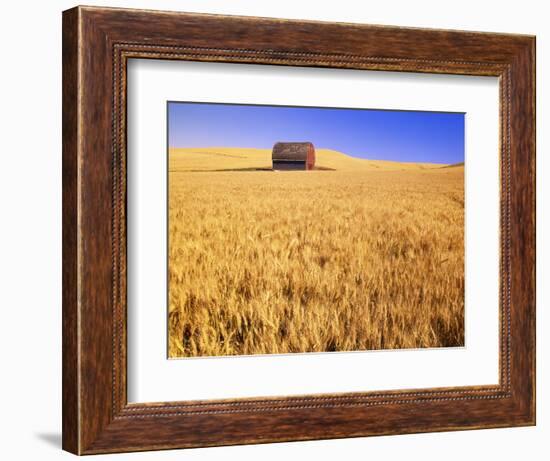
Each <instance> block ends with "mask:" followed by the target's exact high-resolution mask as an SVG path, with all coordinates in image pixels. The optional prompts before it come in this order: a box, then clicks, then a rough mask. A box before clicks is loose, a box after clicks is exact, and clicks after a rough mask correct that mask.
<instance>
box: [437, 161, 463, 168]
mask: <svg viewBox="0 0 550 461" xmlns="http://www.w3.org/2000/svg"><path fill="white" fill-rule="evenodd" d="M459 167H463V168H464V162H460V163H453V164H451V165H444V166H442V167H441V168H459Z"/></svg>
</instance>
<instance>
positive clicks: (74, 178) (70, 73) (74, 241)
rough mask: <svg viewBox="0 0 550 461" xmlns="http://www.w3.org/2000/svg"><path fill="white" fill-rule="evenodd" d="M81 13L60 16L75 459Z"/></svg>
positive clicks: (68, 401) (65, 409)
mask: <svg viewBox="0 0 550 461" xmlns="http://www.w3.org/2000/svg"><path fill="white" fill-rule="evenodd" d="M79 24H80V11H79V9H78V8H72V9H70V10H67V11H64V12H63V15H62V86H63V88H62V106H63V115H62V131H63V141H62V164H63V166H62V184H63V185H62V202H63V204H62V215H63V216H62V228H63V229H62V240H63V243H62V260H63V269H62V286H63V289H62V291H63V293H62V330H63V337H62V364H63V366H62V369H63V370H62V399H63V403H62V448H63V450H66V451H68V452H71V453H74V454H79V453H80V452H81V447H80V429H81V424H80V358H79V355H80V348H79V331H78V330H79V328H78V323H79V320H78V319H79V312H78V310H79V285H80V283H79V280H78V279H79V273H80V271H79V267H78V266H79V255H78V253H79V252H78V240H79V231H78V221H79V217H78V214H79V207H78V203H79V198H78V194H79V183H80V174H79V165H78V164H79V142H78V139H79V135H80V130H79V123H80V122H79V105H80V85H79V78H80V69H79V67H80V66H79V60H80V58H79V43H80V25H79Z"/></svg>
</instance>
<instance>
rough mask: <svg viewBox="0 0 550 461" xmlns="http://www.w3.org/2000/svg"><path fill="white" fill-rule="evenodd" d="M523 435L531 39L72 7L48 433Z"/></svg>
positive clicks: (531, 291) (170, 441)
mask: <svg viewBox="0 0 550 461" xmlns="http://www.w3.org/2000/svg"><path fill="white" fill-rule="evenodd" d="M533 424H535V38H534V37H532V36H523V35H511V34H495V33H480V32H463V31H446V30H445V31H444V30H429V29H412V28H400V27H387V26H373V25H359V24H338V23H322V22H313V21H290V20H280V19H268V18H252V17H237V16H234V17H228V16H216V15H201V14H187V13H175V12H160V11H143V10H126V9H111V8H94V7H76V8H73V9H71V10H68V11H65V12H64V13H63V448H64V449H65V450H67V451H70V452H72V453H76V454H93V453H109V452H124V451H140V450H156V449H167V448H184V447H205V446H214V445H232V444H244V443H265V442H277V441H289V440H311V439H325V438H337V437H358V436H371V435H383V434H404V433H412V432H430V431H443V430H464V429H480V428H492V427H510V426H526V425H533Z"/></svg>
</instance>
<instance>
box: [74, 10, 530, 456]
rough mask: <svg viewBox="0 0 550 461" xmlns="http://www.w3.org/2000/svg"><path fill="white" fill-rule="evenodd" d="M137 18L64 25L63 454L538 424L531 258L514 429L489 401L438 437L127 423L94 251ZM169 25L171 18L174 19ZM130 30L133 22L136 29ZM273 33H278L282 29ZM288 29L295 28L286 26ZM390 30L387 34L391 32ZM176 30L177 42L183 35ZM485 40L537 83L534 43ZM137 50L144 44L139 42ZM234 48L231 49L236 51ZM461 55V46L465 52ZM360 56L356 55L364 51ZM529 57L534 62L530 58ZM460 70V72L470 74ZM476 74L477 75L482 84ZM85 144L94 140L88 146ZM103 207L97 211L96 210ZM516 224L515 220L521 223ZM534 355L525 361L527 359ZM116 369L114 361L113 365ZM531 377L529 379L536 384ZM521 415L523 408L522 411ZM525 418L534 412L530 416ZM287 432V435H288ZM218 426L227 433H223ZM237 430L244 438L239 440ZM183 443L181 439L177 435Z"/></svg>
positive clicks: (520, 323) (105, 14)
mask: <svg viewBox="0 0 550 461" xmlns="http://www.w3.org/2000/svg"><path fill="white" fill-rule="evenodd" d="M133 13H135V12H133ZM142 14H143V13H142ZM127 15H128V10H120V9H118V10H117V9H115V10H110V9H109V10H106V9H105V10H103V9H101V8H100V9H97V8H89V7H77V8H73V9H72V10H68V11H66V12H64V13H63V448H64V449H65V450H67V451H70V452H72V453H75V454H92V453H109V452H120V451H137V450H139V451H141V450H154V449H166V448H182V447H198V446H212V445H234V444H242V443H262V442H275V441H289V440H311V439H315V440H318V439H324V438H338V437H352V436H365V435H380V434H390V433H392V434H393V433H410V432H432V431H436V430H463V429H476V428H488V427H509V426H511V425H517V426H519V425H528V424H530V423H531V424H532V422H534V384H535V383H534V376H533V374H532V373H534V332H533V328H534V304H532V303H531V301H533V302H534V293H532V292H530V291H529V290H530V289H531V288H533V289H534V279H531V277H532V276H533V275H534V258H531V254H529V256H526V257H525V259H522V261H524V262H525V263H526V266H525V269H527V273H526V274H525V275H524V277H521V280H522V281H525V282H526V285H527V286H526V287H525V288H523V289H522V290H521V291H522V293H525V292H527V293H531V294H530V295H528V301H529V302H528V303H527V305H525V306H522V307H523V309H524V313H523V316H521V319H517V317H516V322H514V323H515V326H516V327H519V328H518V329H519V332H520V333H523V335H521V336H522V337H523V338H524V339H525V336H528V338H527V339H528V341H527V343H528V344H525V348H522V349H521V351H522V354H521V357H520V358H517V361H516V362H515V363H514V365H516V367H515V373H518V374H519V376H521V381H522V385H523V386H521V387H520V388H519V389H518V390H519V391H521V389H522V388H523V389H525V388H527V390H528V396H525V397H524V398H519V399H515V401H512V400H509V405H508V406H507V407H506V408H502V410H507V411H510V412H511V413H510V418H509V419H503V418H505V415H504V414H500V415H498V416H499V417H498V418H496V416H495V418H496V419H495V418H493V419H492V420H486V419H485V420H484V419H483V415H484V411H485V410H487V409H490V407H492V406H493V405H492V404H491V405H490V402H492V401H490V400H479V401H478V402H477V403H479V405H478V404H477V403H468V406H469V407H471V416H472V417H475V418H474V419H475V421H473V420H466V419H460V418H458V419H456V421H454V422H451V423H449V424H448V425H447V424H445V425H444V427H442V426H441V427H439V428H436V427H435V426H434V425H433V423H431V424H432V425H427V426H425V425H421V424H415V425H414V427H413V426H410V427H406V428H404V427H401V428H397V430H394V428H387V429H386V430H378V429H377V428H376V427H375V426H373V427H375V429H373V430H368V429H364V428H362V427H361V429H360V430H357V429H356V428H357V427H359V426H358V425H359V424H361V425H362V424H363V422H364V421H362V420H361V418H362V417H364V416H365V415H366V414H367V413H365V411H362V412H361V414H360V412H359V411H356V412H355V421H351V422H350V424H347V420H344V419H342V417H341V413H342V412H343V411H344V410H337V411H333V410H327V409H321V408H319V409H316V410H315V414H318V415H320V416H319V418H320V419H319V421H318V422H319V423H320V422H322V421H324V422H327V421H346V428H344V429H345V430H344V431H343V432H337V431H331V430H328V429H327V430H325V429H324V428H322V427H317V426H316V423H315V421H313V422H312V421H309V420H308V418H310V414H309V413H308V412H309V410H307V409H305V408H304V409H303V411H301V412H299V413H298V414H297V415H298V416H296V415H295V414H292V415H291V414H289V413H286V414H285V413H282V415H283V418H280V417H277V418H276V417H275V415H274V414H270V412H269V410H267V411H266V412H265V417H263V419H256V418H254V417H253V416H252V415H243V414H238V413H235V415H230V414H227V415H217V416H215V417H213V416H211V415H206V414H205V415H198V416H193V417H188V416H186V417H185V418H184V417H183V416H180V415H177V414H174V415H170V416H174V419H173V424H171V425H170V426H168V425H166V424H164V426H163V431H164V432H162V431H160V432H159V431H155V429H160V425H161V421H162V422H165V421H167V420H166V419H163V418H161V416H163V415H153V417H152V418H150V419H149V418H148V419H145V418H143V415H139V416H137V417H136V418H132V420H131V421H130V420H129V419H128V418H122V417H119V416H122V415H120V414H118V410H119V409H118V408H117V406H116V405H115V403H116V402H115V400H114V399H113V400H111V395H112V394H111V389H109V392H108V393H107V390H106V384H107V382H108V381H109V380H111V377H112V374H111V373H108V374H107V373H106V370H107V366H106V364H107V356H108V355H110V352H111V349H114V343H113V344H111V343H108V341H107V337H109V338H110V337H112V334H114V327H113V325H112V324H110V323H109V320H110V317H109V316H108V315H107V313H108V301H107V295H108V291H109V290H108V289H107V283H106V282H107V278H108V276H109V275H110V274H111V273H112V271H113V270H112V269H111V268H110V267H107V264H106V258H103V259H101V258H100V257H98V253H97V252H94V251H92V250H91V248H93V246H94V245H97V244H99V245H100V246H101V252H102V254H101V255H99V256H105V254H106V253H107V249H106V247H105V245H104V242H105V241H107V240H108V239H109V234H108V232H109V231H108V229H107V228H108V227H109V228H110V226H108V225H107V224H110V219H111V216H108V213H107V210H106V208H105V206H104V205H105V203H107V201H108V199H107V194H108V192H107V189H106V187H107V186H112V185H113V184H112V181H115V180H116V179H115V178H111V177H110V172H108V171H107V157H105V155H106V154H105V153H106V152H107V148H106V147H107V142H106V141H105V139H103V133H105V132H106V131H108V129H109V126H112V125H110V123H111V121H107V115H108V114H109V113H110V112H109V109H108V108H107V107H106V106H105V103H106V99H111V97H112V96H113V95H112V94H111V91H112V89H111V88H110V87H109V82H108V80H109V78H108V77H107V75H108V74H109V72H110V71H108V70H107V69H111V68H112V62H111V56H110V55H108V53H109V52H110V51H111V48H112V46H113V44H116V43H117V40H120V38H121V37H120V35H121V34H124V33H128V34H129V32H127V31H129V30H130V29H126V28H124V26H121V25H120V24H121V23H124V22H126V23H129V22H131V21H130V20H128V18H126V17H125V16H127ZM136 15H137V13H136ZM166 16H168V17H170V16H172V14H171V13H170V14H167V15H166ZM197 16H198V15H189V16H185V15H181V16H180V15H179V14H178V18H187V19H188V21H189V22H193V21H195V20H197V19H198V18H197ZM200 17H201V18H202V17H204V16H200ZM219 18H220V19H221V18H225V20H227V21H229V20H230V18H231V17H222V16H220V17H219ZM123 19H126V21H122V20H123ZM129 19H132V17H131V18H129ZM141 19H142V18H141ZM163 19H164V18H163ZM267 21H269V20H266V22H267ZM241 22H242V19H241V20H239V19H235V18H234V17H233V18H231V23H229V26H231V27H229V30H230V32H231V31H232V32H233V33H234V36H233V38H232V40H233V41H235V42H236V43H237V44H239V43H240V42H241V37H240V35H239V33H238V32H240V31H239V29H238V26H239V25H242V24H240V23H241ZM270 22H272V23H275V20H271V21H270ZM235 23H236V24H235ZM285 23H287V22H286V21H285ZM143 24H144V22H143V21H142V23H141V27H142V29H143V28H144V29H145V30H144V31H143V30H141V29H139V30H138V32H139V33H148V32H149V29H150V28H148V27H145V26H143ZM277 24H278V23H277ZM292 24H294V25H295V26H298V25H301V24H304V23H301V22H300V21H288V26H289V27H290V26H291V25H292ZM308 24H309V23H308ZM326 24H327V25H326V26H324V25H321V24H319V25H318V26H314V25H311V24H309V25H308V27H310V26H311V28H313V27H327V28H328V27H330V24H331V23H326ZM247 26H248V25H247ZM357 28H361V26H360V25H358V26H357ZM366 29H367V26H366V25H365V29H364V30H366ZM390 29H391V28H388V30H390ZM132 30H133V29H132ZM174 30H175V31H176V32H174V33H175V34H176V33H177V30H178V29H174ZM376 30H377V32H376V34H378V35H380V30H378V29H376ZM409 32H410V33H411V34H415V35H416V34H419V33H420V31H418V30H417V31H414V30H410V31H409ZM432 33H433V31H432ZM440 34H441V35H442V36H448V37H447V38H448V40H449V41H450V42H452V43H450V44H449V43H448V46H455V47H456V46H457V44H455V43H454V40H450V38H453V37H454V38H456V39H458V38H460V37H458V36H456V37H455V35H456V34H453V32H452V31H448V32H441V33H440ZM134 35H136V33H134ZM356 35H357V34H356ZM260 36H261V35H260ZM178 37H179V35H176V36H174V38H173V39H174V40H175V41H176V42H177V41H178V40H180V41H181V37H180V38H178ZM224 37H225V35H224ZM449 37H450V38H449ZM485 37H486V39H487V40H488V41H489V42H491V43H489V44H490V45H491V46H495V47H496V49H497V50H502V49H503V47H504V45H505V43H508V45H510V47H509V48H507V50H508V51H507V52H506V53H504V52H503V53H504V54H502V56H501V57H500V58H499V59H502V60H504V59H506V60H508V59H509V60H510V61H511V60H514V61H516V59H517V58H518V54H514V55H513V56H511V55H508V54H507V53H508V52H512V50H513V52H514V53H520V54H521V59H522V70H526V71H527V72H532V71H533V69H534V54H533V53H534V39H533V40H530V39H529V38H528V39H526V38H525V37H521V38H517V37H511V36H510V37H508V36H506V35H503V36H499V37H498V38H499V40H500V39H502V40H503V43H496V44H495V43H493V42H494V40H495V36H493V35H486V36H485ZM138 38H139V39H141V37H139V36H138ZM153 38H154V37H153ZM359 38H360V37H359ZM197 40H198V39H197ZM197 40H195V41H193V40H192V41H191V42H192V45H194V44H197V45H198V48H200V46H202V43H201V41H200V40H198V41H197ZM228 41H230V40H229V39H228ZM195 42H196V43H195ZM510 42H511V43H510ZM160 43H161V44H164V45H166V42H165V40H164V38H161V40H160ZM458 43H460V40H459V41H458ZM92 44H93V46H92ZM468 44H469V46H471V47H472V46H474V47H475V46H477V44H476V43H475V41H474V43H472V41H471V40H470V41H467V43H466V45H468ZM147 45H149V44H147ZM147 45H146V46H147ZM525 45H527V46H525ZM228 46H229V47H230V48H233V47H234V44H233V43H230V44H229V45H228ZM331 46H332V45H331ZM359 46H360V45H357V47H359ZM361 46H362V45H361ZM327 47H328V45H327ZM520 47H521V48H522V49H521V51H520V50H519V48H520ZM195 48H196V49H198V48H197V47H195ZM235 49H237V48H235ZM358 49H359V48H358ZM459 49H460V48H459ZM527 50H529V51H527ZM260 51H266V52H269V51H270V50H269V49H265V48H263V49H262V47H260ZM290 52H292V51H290ZM472 53H473V54H476V53H477V55H480V53H481V52H480V51H479V50H478V51H477V52H476V53H474V52H473V51H472ZM483 53H485V54H482V55H481V58H482V59H481V60H482V61H483V60H484V59H487V58H485V55H486V52H485V51H483ZM459 54H460V53H459ZM462 54H463V53H462ZM526 54H527V55H528V56H525V55H526ZM83 56H84V57H83ZM459 57H460V56H459ZM474 57H475V56H474ZM92 58H93V59H92ZM276 58H277V56H275V57H274V59H276ZM423 59H424V58H423V57H422V56H420V59H419V60H420V61H422V60H423ZM510 61H508V62H510ZM457 62H458V63H459V64H461V65H462V64H464V63H462V62H459V61H457ZM501 62H503V61H501ZM491 63H492V62H491ZM494 64H495V65H496V64H497V62H496V61H495V63H494ZM516 64H517V61H516ZM526 64H527V65H526ZM293 65H297V64H293ZM315 65H317V63H316V64H315ZM397 66H398V67H403V69H404V68H405V66H404V65H403V64H402V63H398V64H397ZM102 71H105V75H103V74H102ZM438 71H441V70H438ZM444 73H445V72H444ZM475 74H476V75H477V73H475ZM109 75H110V74H109ZM111 77H112V76H111ZM532 78H534V76H532ZM526 80H528V82H527V88H523V89H522V90H523V91H522V95H523V97H526V102H528V103H532V107H531V106H530V107H529V108H528V109H527V111H526V114H525V115H527V118H529V114H530V115H531V118H530V119H529V120H527V122H526V124H525V125H520V126H522V127H523V129H524V131H521V129H520V133H521V134H523V135H524V136H527V138H526V139H525V138H523V143H524V144H523V145H524V146H525V145H526V144H528V148H527V149H526V150H525V152H524V153H525V157H524V158H523V159H522V160H521V161H520V162H519V164H521V165H523V166H525V164H528V167H527V169H526V170H523V175H522V177H521V186H524V187H525V193H526V196H527V197H526V198H525V201H524V202H523V204H524V206H525V208H522V212H523V213H532V212H533V210H534V188H533V186H532V181H533V180H534V174H535V164H534V126H533V125H532V123H533V121H534V100H532V98H534V80H533V81H531V79H529V78H527V79H526ZM524 82H525V77H524ZM91 83H94V85H95V86H96V87H97V88H95V89H94V88H92V89H90V87H89V85H90V84H91ZM96 84H97V85H96ZM101 94H103V96H102V97H103V99H101ZM96 100H99V101H100V102H101V107H99V106H98V105H97V104H95V103H96V102H97V101H96ZM108 125H109V126H108ZM93 133H101V135H100V136H99V139H92V138H89V136H90V135H92V134H93ZM84 134H85V135H86V136H87V137H83V135H84ZM512 139H513V138H512ZM525 143H526V144H525ZM518 166H519V165H518ZM93 180H96V181H97V180H98V181H99V183H94V182H93ZM115 186H116V183H115ZM110 190H111V189H110ZM109 197H110V195H109ZM524 197H525V196H524ZM96 198H97V202H98V203H96V200H95V199H96ZM513 215H514V213H512V216H513ZM527 221H528V224H533V223H534V215H533V216H531V215H530V216H529V217H528V219H527ZM111 232H112V231H111ZM525 232H526V234H525V235H526V238H527V241H526V242H525V243H524V245H525V246H526V247H528V249H532V250H533V251H534V242H533V241H531V239H532V238H533V236H534V231H532V230H530V229H527V230H526V231H525ZM517 312H519V311H517ZM517 312H516V313H517ZM524 335H525V336H524ZM526 349H527V353H524V352H525V350H526ZM113 357H115V356H114V355H113ZM527 370H529V373H526V371H527ZM528 374H529V376H527V375H528ZM113 386H114V381H113ZM529 390H531V392H529ZM454 400H457V401H458V400H459V399H454V398H451V399H449V402H452V405H451V404H450V403H448V404H441V405H439V404H435V403H433V402H429V401H428V400H426V404H428V405H429V406H431V407H432V409H433V410H436V409H437V408H436V406H437V407H441V411H445V409H446V408H448V407H449V406H450V407H451V409H452V408H453V405H454V406H455V407H456V406H457V405H456V404H455V403H456V402H453V401H454ZM464 404H466V402H464ZM514 404H516V405H517V404H519V405H518V406H515V407H514ZM402 407H403V405H402ZM526 407H529V408H531V412H529V410H528V409H526ZM390 410H391V407H390ZM398 410H401V407H400V408H398V409H397V410H395V411H394V413H395V412H397V411H398ZM405 411H407V412H408V411H412V408H411V409H408V405H405V406H404V407H403V412H405ZM323 412H324V413H325V414H323ZM378 413H380V412H378ZM378 413H377V414H378ZM256 414H260V413H256ZM300 415H301V416H300ZM304 415H305V416H304ZM399 416H400V414H396V415H395V417H396V418H397V417H399ZM401 416H402V415H401ZM422 416H424V415H422ZM427 416H429V414H428V415H427ZM285 418H286V419H285ZM296 418H298V420H299V419H300V418H303V422H308V423H309V424H310V427H309V429H307V431H306V432H304V431H302V432H300V433H294V432H292V433H290V432H289V430H290V429H292V427H295V426H297V420H296ZM262 421H263V423H264V426H265V427H264V429H265V430H264V431H263V432H261V433H259V435H258V434H255V435H254V436H251V437H249V436H248V434H247V435H246V436H244V435H243V431H244V432H245V433H246V431H248V430H249V429H250V428H254V430H256V427H257V425H258V422H260V423H261V422H262ZM274 421H276V422H277V424H278V425H279V428H280V430H279V432H277V433H274V432H273V431H274V428H273V426H271V423H272V422H274ZM281 421H283V423H281V424H279V423H280V422H281ZM445 421H446V420H445ZM476 421H477V422H476ZM285 422H286V425H285ZM214 423H216V424H218V426H216V425H215V424H214ZM222 423H223V424H222ZM352 423H353V424H352ZM220 424H222V425H221V426H220ZM235 425H236V426H238V427H236V428H235ZM220 427H221V428H224V431H223V433H219V431H218V429H220ZM270 427H271V428H270ZM354 427H355V429H354ZM214 428H217V429H216V431H212V429H214ZM266 428H267V429H266ZM289 428H290V429H289ZM190 429H191V433H193V430H194V434H195V435H194V436H193V437H187V439H186V440H184V441H182V440H181V439H176V440H175V441H174V443H173V441H172V438H170V437H173V436H174V435H177V436H180V434H181V435H182V436H183V434H185V435H186V436H187V435H188V431H189V430H190ZM352 429H353V430H352ZM168 430H169V431H168ZM140 431H141V433H140ZM178 431H181V432H180V433H178ZM158 434H160V435H161V436H163V437H165V439H166V440H168V442H165V443H158V444H157V443H152V442H147V441H146V440H144V439H143V438H142V437H145V438H146V439H147V437H149V438H151V437H155V436H156V435H158ZM266 434H268V435H266ZM289 434H290V435H289ZM167 437H168V438H167ZM178 440H179V441H178Z"/></svg>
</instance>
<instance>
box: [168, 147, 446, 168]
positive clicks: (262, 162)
mask: <svg viewBox="0 0 550 461" xmlns="http://www.w3.org/2000/svg"><path fill="white" fill-rule="evenodd" d="M315 154H316V162H315V165H316V167H318V168H319V169H331V170H338V171H357V170H369V171H374V170H379V171H380V170H387V171H391V170H425V169H435V168H441V165H440V164H435V163H404V162H391V161H388V160H366V159H359V158H355V157H350V156H349V155H346V154H344V153H342V152H339V151H336V150H330V149H316V151H315ZM449 166H452V165H449ZM264 169H265V170H268V169H271V149H252V148H239V147H204V148H171V149H170V150H169V170H170V171H171V172H177V171H180V172H181V171H222V170H264Z"/></svg>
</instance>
